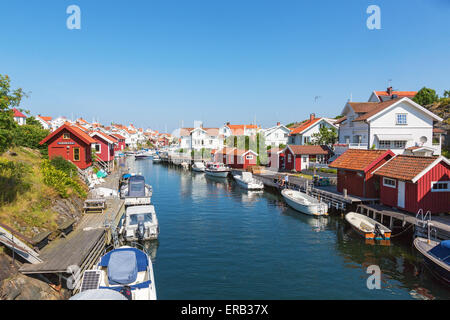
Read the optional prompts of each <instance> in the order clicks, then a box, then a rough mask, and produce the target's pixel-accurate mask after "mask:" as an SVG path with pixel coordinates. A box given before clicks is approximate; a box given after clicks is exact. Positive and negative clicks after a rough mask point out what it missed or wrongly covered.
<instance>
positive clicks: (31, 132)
mask: <svg viewBox="0 0 450 320" xmlns="http://www.w3.org/2000/svg"><path fill="white" fill-rule="evenodd" d="M48 134H49V131H48V130H44V129H42V128H39V127H38V126H35V125H24V126H17V127H16V128H15V129H14V130H13V133H12V135H13V144H14V145H15V146H18V147H28V148H32V149H39V150H44V149H45V150H46V149H47V146H46V145H42V146H41V145H40V144H39V142H40V141H41V140H42V139H44V138H45V137H46V136H47V135H48Z"/></svg>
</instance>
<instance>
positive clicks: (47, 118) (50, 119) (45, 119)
mask: <svg viewBox="0 0 450 320" xmlns="http://www.w3.org/2000/svg"><path fill="white" fill-rule="evenodd" d="M39 118H41V119H42V120H44V121H46V122H48V121H52V117H42V116H39Z"/></svg>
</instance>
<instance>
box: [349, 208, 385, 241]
mask: <svg viewBox="0 0 450 320" xmlns="http://www.w3.org/2000/svg"><path fill="white" fill-rule="evenodd" d="M345 220H347V222H348V223H350V225H351V226H352V228H353V230H355V231H356V232H357V233H358V234H359V235H361V236H363V237H364V238H365V239H375V240H389V239H390V238H391V230H390V229H389V228H388V227H386V226H384V225H382V224H381V223H379V222H378V221H375V220H373V219H371V218H369V217H367V216H365V215H363V214H359V213H356V212H349V213H347V214H346V215H345Z"/></svg>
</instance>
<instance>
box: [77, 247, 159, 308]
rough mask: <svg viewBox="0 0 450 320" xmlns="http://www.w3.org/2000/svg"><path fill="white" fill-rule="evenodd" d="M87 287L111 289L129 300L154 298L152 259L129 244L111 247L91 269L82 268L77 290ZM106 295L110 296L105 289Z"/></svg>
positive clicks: (86, 288)
mask: <svg viewBox="0 0 450 320" xmlns="http://www.w3.org/2000/svg"><path fill="white" fill-rule="evenodd" d="M89 290H114V291H116V292H119V293H121V294H122V295H123V296H124V297H125V298H126V299H128V300H156V288H155V279H154V275H153V265H152V261H151V259H150V258H149V256H148V255H147V254H146V253H145V252H144V251H142V250H139V249H137V248H133V247H131V246H121V247H119V248H117V249H113V250H111V251H109V252H108V253H106V254H105V255H103V256H102V257H101V258H100V261H99V262H98V263H97V264H96V265H95V266H94V268H93V269H90V270H86V271H84V273H83V279H82V282H81V288H80V293H83V292H86V291H89ZM84 295H85V296H88V297H89V296H92V294H84ZM97 295H98V293H97ZM105 295H108V296H112V295H110V293H109V292H106V291H105Z"/></svg>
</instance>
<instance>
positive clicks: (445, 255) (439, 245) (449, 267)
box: [414, 237, 450, 286]
mask: <svg viewBox="0 0 450 320" xmlns="http://www.w3.org/2000/svg"><path fill="white" fill-rule="evenodd" d="M414 247H416V249H417V250H418V251H419V252H420V253H421V254H422V256H423V257H424V260H425V265H426V266H427V268H428V269H429V270H430V272H431V273H432V274H433V275H434V276H435V277H437V278H438V279H440V280H441V281H443V282H444V283H445V284H447V285H448V286H450V240H444V241H441V242H438V241H433V240H431V239H425V238H421V237H417V238H415V239H414Z"/></svg>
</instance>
